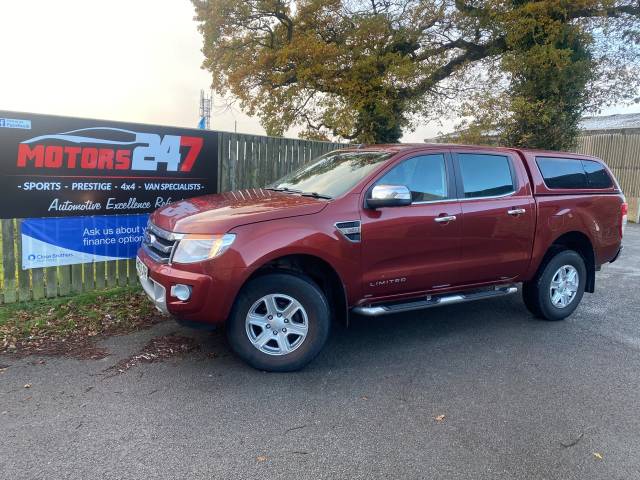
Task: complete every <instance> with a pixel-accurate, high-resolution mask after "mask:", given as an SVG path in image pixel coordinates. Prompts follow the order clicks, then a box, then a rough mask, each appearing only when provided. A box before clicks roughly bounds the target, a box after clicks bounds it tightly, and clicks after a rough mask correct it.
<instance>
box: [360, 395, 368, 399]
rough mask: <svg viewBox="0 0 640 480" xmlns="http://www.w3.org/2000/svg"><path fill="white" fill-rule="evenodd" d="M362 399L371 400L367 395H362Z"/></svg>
mask: <svg viewBox="0 0 640 480" xmlns="http://www.w3.org/2000/svg"><path fill="white" fill-rule="evenodd" d="M360 399H361V400H369V397H367V396H366V395H363V396H361V397H360Z"/></svg>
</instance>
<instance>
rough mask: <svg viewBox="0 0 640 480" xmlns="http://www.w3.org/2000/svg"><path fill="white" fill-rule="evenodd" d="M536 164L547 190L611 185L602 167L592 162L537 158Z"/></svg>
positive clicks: (606, 186)
mask: <svg viewBox="0 0 640 480" xmlns="http://www.w3.org/2000/svg"><path fill="white" fill-rule="evenodd" d="M536 162H537V163H538V168H539V169H540V173H542V177H543V178H544V183H545V184H546V185H547V187H549V188H569V189H578V188H609V187H611V185H612V182H611V178H610V177H609V174H608V173H607V171H606V170H605V168H604V166H603V165H602V164H601V163H598V162H594V161H593V160H578V159H575V158H557V157H537V158H536Z"/></svg>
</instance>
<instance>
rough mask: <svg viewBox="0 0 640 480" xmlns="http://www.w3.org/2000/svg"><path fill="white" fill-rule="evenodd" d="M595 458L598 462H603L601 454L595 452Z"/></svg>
mask: <svg viewBox="0 0 640 480" xmlns="http://www.w3.org/2000/svg"><path fill="white" fill-rule="evenodd" d="M593 456H594V457H596V458H597V459H598V460H602V459H603V456H602V454H601V453H599V452H593Z"/></svg>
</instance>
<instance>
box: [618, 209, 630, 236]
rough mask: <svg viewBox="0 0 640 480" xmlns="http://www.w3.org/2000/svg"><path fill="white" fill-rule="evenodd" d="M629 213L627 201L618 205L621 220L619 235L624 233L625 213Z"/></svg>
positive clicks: (625, 224)
mask: <svg viewBox="0 0 640 480" xmlns="http://www.w3.org/2000/svg"><path fill="white" fill-rule="evenodd" d="M628 213H629V205H628V204H627V202H622V205H620V216H621V218H622V220H621V221H620V237H621V238H622V236H623V235H624V227H626V226H627V214H628Z"/></svg>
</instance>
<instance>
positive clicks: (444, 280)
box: [362, 151, 461, 297]
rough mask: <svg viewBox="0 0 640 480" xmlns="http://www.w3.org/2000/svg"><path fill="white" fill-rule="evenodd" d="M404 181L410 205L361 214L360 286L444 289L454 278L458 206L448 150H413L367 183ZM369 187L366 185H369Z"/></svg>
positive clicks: (387, 290)
mask: <svg viewBox="0 0 640 480" xmlns="http://www.w3.org/2000/svg"><path fill="white" fill-rule="evenodd" d="M376 184H378V185H382V184H389V185H406V186H407V187H408V188H409V190H410V191H411V194H412V204H411V205H407V206H404V207H386V208H378V209H376V210H372V209H368V208H364V210H363V213H362V259H363V288H364V292H365V295H366V296H367V297H384V296H389V295H396V294H405V293H414V292H421V291H427V290H433V289H437V288H444V287H446V286H449V285H451V284H453V283H455V281H456V264H457V262H458V260H459V255H460V232H461V229H460V221H459V218H460V213H461V210H460V204H459V203H458V201H457V199H456V198H455V183H454V181H453V167H452V163H451V159H450V155H449V154H448V152H446V151H443V152H435V153H432V152H431V151H430V152H428V153H422V154H416V155H414V156H411V157H409V158H406V159H403V160H402V161H400V162H399V163H397V164H395V165H394V166H393V167H392V168H391V169H390V170H388V171H387V172H386V173H384V174H382V175H381V177H380V178H379V179H377V180H376V182H375V183H374V184H373V185H376ZM373 185H371V187H372V186H373Z"/></svg>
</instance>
